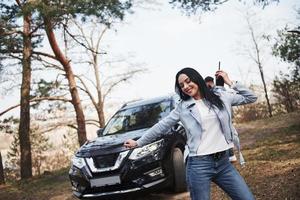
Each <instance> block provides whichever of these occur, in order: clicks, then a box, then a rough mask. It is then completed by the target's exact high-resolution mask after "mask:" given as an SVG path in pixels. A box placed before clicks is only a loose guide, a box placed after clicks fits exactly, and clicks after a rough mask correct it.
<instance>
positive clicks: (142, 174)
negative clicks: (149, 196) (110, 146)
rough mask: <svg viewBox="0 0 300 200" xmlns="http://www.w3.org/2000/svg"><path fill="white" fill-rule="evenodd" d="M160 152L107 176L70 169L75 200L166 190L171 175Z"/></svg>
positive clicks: (121, 167)
mask: <svg viewBox="0 0 300 200" xmlns="http://www.w3.org/2000/svg"><path fill="white" fill-rule="evenodd" d="M160 152H161V151H158V152H156V153H154V154H151V155H149V156H146V157H144V158H141V159H139V160H136V161H129V160H126V161H125V162H123V164H122V165H120V167H119V168H118V169H114V170H111V171H106V172H97V173H93V172H92V171H91V170H90V168H89V166H88V165H86V166H84V167H82V168H80V169H79V168H77V167H75V166H72V167H71V169H70V171H69V177H70V180H71V184H72V190H73V194H74V195H75V196H76V197H78V198H92V197H104V196H113V195H121V194H128V193H132V192H137V191H143V190H150V189H157V188H163V187H165V186H168V185H169V184H170V180H172V179H171V173H170V169H169V168H168V166H169V165H168V164H167V163H166V162H165V161H163V159H162V157H163V156H162V155H161V153H160Z"/></svg>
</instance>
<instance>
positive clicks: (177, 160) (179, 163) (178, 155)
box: [172, 148, 187, 192]
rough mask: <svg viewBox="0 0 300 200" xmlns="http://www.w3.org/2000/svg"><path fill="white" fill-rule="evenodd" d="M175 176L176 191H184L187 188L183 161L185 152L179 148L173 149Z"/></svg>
mask: <svg viewBox="0 0 300 200" xmlns="http://www.w3.org/2000/svg"><path fill="white" fill-rule="evenodd" d="M172 161H173V178H174V185H173V190H174V192H184V191H186V190H187V185H186V179H185V165H184V162H183V153H182V151H181V150H180V149H179V148H174V150H173V160H172Z"/></svg>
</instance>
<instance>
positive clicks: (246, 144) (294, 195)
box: [0, 113, 300, 200]
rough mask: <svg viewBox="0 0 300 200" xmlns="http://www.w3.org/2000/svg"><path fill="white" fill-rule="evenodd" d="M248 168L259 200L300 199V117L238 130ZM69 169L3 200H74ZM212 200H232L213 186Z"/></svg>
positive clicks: (10, 188) (14, 188)
mask: <svg viewBox="0 0 300 200" xmlns="http://www.w3.org/2000/svg"><path fill="white" fill-rule="evenodd" d="M236 127H237V130H238V132H239V134H240V140H241V144H242V147H243V154H244V156H245V159H246V161H247V163H246V167H244V168H241V167H240V166H239V164H236V165H235V166H236V167H237V168H238V170H239V172H240V173H241V174H242V176H243V177H244V178H245V180H246V182H247V183H248V185H249V187H250V188H251V190H252V191H253V193H254V195H255V197H256V199H258V200H259V199H262V200H264V199H274V200H277V199H278V200H282V199H283V200H285V199H286V200H294V199H295V200H296V199H299V198H300V189H299V188H300V113H289V114H285V115H281V116H275V117H272V118H268V119H264V120H257V121H253V122H248V123H244V124H239V125H237V126H236ZM67 174H68V169H62V170H60V171H57V172H53V173H52V174H50V175H43V176H40V177H34V178H32V179H30V180H28V181H16V182H13V183H7V184H6V185H2V186H0V199H1V200H7V199H9V200H14V199H20V200H40V199H50V200H74V199H75V198H74V197H72V194H71V186H70V183H69V180H68V175H67ZM211 197H212V198H211V199H212V200H222V199H229V198H228V197H227V195H226V194H225V193H224V192H223V191H222V190H220V189H219V188H218V187H216V186H215V185H213V187H212V192H211ZM151 199H155V200H175V199H176V200H188V199H189V194H188V193H181V194H178V195H172V194H168V193H163V194H149V195H145V196H143V197H142V198H141V199H139V198H136V200H151Z"/></svg>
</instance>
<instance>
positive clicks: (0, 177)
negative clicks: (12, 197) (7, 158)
mask: <svg viewBox="0 0 300 200" xmlns="http://www.w3.org/2000/svg"><path fill="white" fill-rule="evenodd" d="M1 184H5V179H4V168H3V163H2V155H1V151H0V185H1Z"/></svg>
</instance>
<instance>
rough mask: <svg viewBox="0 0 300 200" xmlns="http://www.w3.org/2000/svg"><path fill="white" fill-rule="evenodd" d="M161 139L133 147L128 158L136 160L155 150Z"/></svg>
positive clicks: (160, 143)
mask: <svg viewBox="0 0 300 200" xmlns="http://www.w3.org/2000/svg"><path fill="white" fill-rule="evenodd" d="M163 141H164V140H163V139H161V140H158V141H156V142H153V143H151V144H148V145H145V146H143V147H138V148H136V149H134V150H133V151H132V153H131V154H130V156H129V159H131V160H136V159H139V158H142V157H144V156H146V155H148V154H150V153H152V152H154V151H156V150H157V149H159V147H160V146H161V145H162V143H163Z"/></svg>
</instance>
